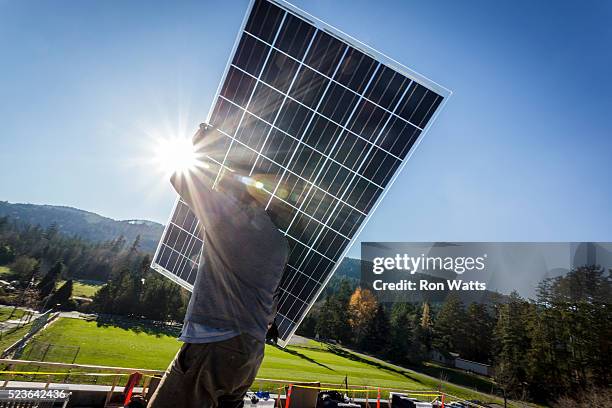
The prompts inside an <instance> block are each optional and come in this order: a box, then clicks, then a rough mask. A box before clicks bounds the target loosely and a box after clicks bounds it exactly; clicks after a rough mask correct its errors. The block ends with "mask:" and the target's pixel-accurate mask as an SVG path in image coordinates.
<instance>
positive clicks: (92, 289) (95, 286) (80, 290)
mask: <svg viewBox="0 0 612 408" xmlns="http://www.w3.org/2000/svg"><path fill="white" fill-rule="evenodd" d="M65 282H66V281H64V280H60V281H58V282H57V285H56V286H55V287H56V288H59V287H60V286H62V285H63V284H64V283H65ZM103 285H104V283H102V282H96V281H87V280H73V281H72V296H78V297H86V298H92V297H94V295H95V294H96V292H98V290H100V288H101V287H102V286H103Z"/></svg>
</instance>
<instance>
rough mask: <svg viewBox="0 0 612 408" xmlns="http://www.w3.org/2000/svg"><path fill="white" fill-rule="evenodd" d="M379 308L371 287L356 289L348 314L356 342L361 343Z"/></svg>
mask: <svg viewBox="0 0 612 408" xmlns="http://www.w3.org/2000/svg"><path fill="white" fill-rule="evenodd" d="M377 308H378V302H377V301H376V298H375V297H374V295H373V294H372V292H371V291H370V290H369V289H361V288H359V287H358V288H357V289H355V292H354V293H353V294H352V295H351V300H350V301H349V307H348V315H349V323H350V325H351V328H352V329H353V335H354V338H355V343H356V344H360V343H361V341H362V339H363V336H364V334H365V330H366V328H367V327H368V324H369V323H370V320H372V318H373V317H374V314H375V313H376V309H377Z"/></svg>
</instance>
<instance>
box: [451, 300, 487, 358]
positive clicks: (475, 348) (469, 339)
mask: <svg viewBox="0 0 612 408" xmlns="http://www.w3.org/2000/svg"><path fill="white" fill-rule="evenodd" d="M465 327H466V330H465V341H464V342H462V346H463V347H462V348H461V349H459V350H457V351H458V352H459V354H461V357H463V358H466V359H468V360H473V361H478V362H480V363H484V364H488V363H489V360H490V359H491V354H492V348H493V340H492V339H493V329H494V327H495V318H494V316H493V314H492V313H490V312H489V309H488V307H487V305H485V304H483V303H471V304H470V305H469V306H468V308H467V321H466V322H465Z"/></svg>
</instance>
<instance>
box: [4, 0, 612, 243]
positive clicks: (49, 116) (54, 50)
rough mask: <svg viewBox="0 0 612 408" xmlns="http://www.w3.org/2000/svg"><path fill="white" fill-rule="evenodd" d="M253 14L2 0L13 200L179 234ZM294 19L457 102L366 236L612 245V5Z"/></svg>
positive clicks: (229, 7) (338, 2) (500, 6)
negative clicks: (178, 151) (203, 148)
mask: <svg viewBox="0 0 612 408" xmlns="http://www.w3.org/2000/svg"><path fill="white" fill-rule="evenodd" d="M247 4H248V2H247V1H246V0H241V1H231V2H221V1H219V2H211V1H202V0H200V1H193V2H181V1H177V2H154V1H147V2H145V1H129V2H125V1H88V2H79V1H70V2H68V1H54V2H44V1H27V2H24V1H17V0H14V1H6V0H0V55H1V57H0V61H1V62H0V123H2V127H1V128H0V200H8V201H10V202H31V203H41V204H42V203H44V204H60V205H69V206H74V207H78V208H82V209H86V210H90V211H94V212H97V213H100V214H102V215H106V216H109V217H112V218H116V219H129V218H145V219H152V220H155V221H159V222H164V221H165V220H166V218H167V215H168V214H169V211H170V208H171V205H172V201H173V197H174V194H173V192H172V189H171V186H170V184H169V183H168V182H166V180H165V179H163V178H162V177H160V174H159V172H157V171H156V170H155V169H154V168H152V166H151V163H150V162H148V161H147V160H145V159H146V158H147V156H148V155H149V154H150V152H151V148H150V137H151V134H169V133H173V132H186V133H187V134H191V133H192V132H193V131H194V130H195V129H196V127H197V125H198V123H200V122H202V121H203V120H204V119H205V117H206V113H207V112H208V109H209V106H210V104H211V102H212V97H213V95H214V92H215V90H216V87H217V85H218V82H219V80H220V78H221V75H222V72H223V70H224V67H225V63H226V60H227V57H228V53H229V50H230V49H231V46H232V44H233V41H234V39H235V36H236V34H237V31H238V29H239V26H240V22H241V21H242V18H243V14H244V12H245V10H246V8H247ZM295 4H296V5H297V6H298V7H301V8H303V9H305V10H306V11H308V12H310V13H311V14H313V15H315V16H317V17H319V18H321V19H322V20H324V21H326V22H328V23H330V24H332V25H334V26H336V27H338V28H339V29H341V30H343V31H345V32H347V33H348V34H350V35H352V36H354V37H355V38H358V39H360V40H362V41H363V42H365V43H367V44H369V45H371V46H373V47H374V48H376V49H379V50H380V51H382V52H384V53H386V54H388V55H389V56H391V57H393V58H395V59H396V60H398V61H399V62H401V63H403V64H404V65H407V66H408V67H410V68H412V69H414V70H415V71H417V72H420V73H421V74H423V75H425V76H427V77H429V78H431V79H433V80H434V81H436V82H438V83H440V84H442V85H444V86H446V87H447V88H449V89H451V90H452V91H453V96H452V97H451V98H450V100H449V101H448V103H447V104H446V107H445V109H444V111H443V112H442V113H441V114H440V116H439V117H438V120H437V122H436V123H435V124H434V126H433V127H432V128H431V131H430V132H429V134H428V135H427V136H426V137H425V139H424V140H423V142H422V143H421V145H420V146H419V147H418V149H417V151H416V152H415V154H414V155H413V157H412V159H411V160H410V162H409V163H408V165H407V166H406V167H405V170H404V172H403V173H402V174H401V176H400V177H399V178H398V181H397V182H396V184H395V185H394V186H393V188H392V189H391V191H390V192H389V194H388V195H387V198H386V200H385V201H384V202H383V204H382V205H381V206H380V207H379V209H378V211H377V213H376V214H375V215H374V216H373V217H372V219H371V220H370V223H369V224H368V226H367V227H366V228H365V230H364V232H363V234H362V236H361V239H363V240H368V241H436V240H445V241H469V240H478V241H514V240H516V241H531V240H532V241H546V240H548V241H582V240H599V241H610V240H612V215H611V212H610V208H611V201H612V200H611V199H612V183H611V182H610V176H611V175H612V154H611V153H612V119H611V114H612V98H611V96H610V95H612V81H611V80H610V72H611V71H610V67H611V66H612V24H610V21H612V5H611V4H612V3H609V2H607V1H604V0H601V1H591V2H587V3H578V2H569V1H568V2H562V1H548V2H544V1H539V2H533V1H527V0H524V1H505V2H502V1H495V2H491V1H462V2H457V1H452V0H448V1H435V2H434V1H395V2H394V1H390V0H386V1H379V2H376V3H373V2H371V1H365V0H351V1H349V0H334V1H332V0H316V1H305V0H301V1H297V0H296V1H295ZM356 249H358V248H355V249H354V250H353V251H352V253H353V254H357V253H358V252H357V251H356Z"/></svg>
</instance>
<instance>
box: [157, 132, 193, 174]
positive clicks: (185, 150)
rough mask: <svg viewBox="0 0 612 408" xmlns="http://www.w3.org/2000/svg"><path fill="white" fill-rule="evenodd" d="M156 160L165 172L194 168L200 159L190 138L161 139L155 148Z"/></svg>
mask: <svg viewBox="0 0 612 408" xmlns="http://www.w3.org/2000/svg"><path fill="white" fill-rule="evenodd" d="M155 161H156V163H157V164H158V165H159V166H160V168H161V170H162V171H164V172H165V173H173V172H175V171H180V172H184V171H187V170H190V169H193V168H194V167H195V166H196V164H197V162H198V160H197V157H196V152H195V149H194V147H193V144H192V143H191V139H188V138H167V139H160V140H158V142H157V147H156V149H155Z"/></svg>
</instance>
